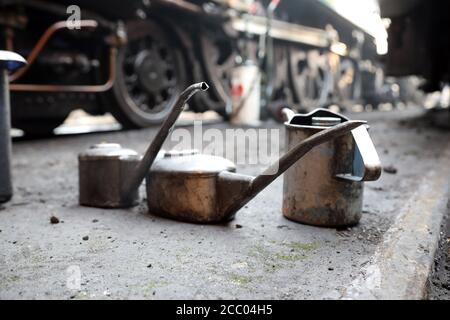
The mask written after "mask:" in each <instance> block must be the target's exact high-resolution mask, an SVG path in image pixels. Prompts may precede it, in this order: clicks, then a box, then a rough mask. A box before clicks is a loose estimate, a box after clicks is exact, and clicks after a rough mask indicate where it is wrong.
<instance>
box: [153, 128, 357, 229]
mask: <svg viewBox="0 0 450 320" xmlns="http://www.w3.org/2000/svg"><path fill="white" fill-rule="evenodd" d="M363 123H364V122H362V121H349V122H346V123H342V124H339V125H337V126H335V127H333V128H330V129H328V130H323V131H321V132H318V133H317V134H315V135H314V136H311V137H309V138H308V139H305V140H303V141H301V142H299V143H298V144H297V145H296V146H294V147H293V148H292V149H290V150H289V151H288V152H287V153H286V154H285V155H284V156H283V157H281V158H280V159H279V161H278V162H277V163H274V164H273V165H272V166H271V167H269V168H268V169H267V170H265V171H264V172H263V173H262V174H260V175H259V176H257V177H252V176H247V175H241V174H237V173H235V166H234V164H233V163H232V162H230V161H229V160H226V159H224V158H221V157H215V156H208V155H201V154H193V153H187V154H186V153H181V154H177V155H172V154H169V155H168V156H165V157H164V158H161V159H158V160H157V161H156V162H155V164H154V165H153V167H152V170H151V171H150V172H149V174H148V176H147V181H146V185H147V202H148V207H149V210H150V212H151V213H154V214H158V215H161V216H164V217H168V218H172V219H176V220H181V221H187V222H194V223H220V222H226V221H228V220H230V219H232V218H233V217H234V215H235V214H236V212H238V211H239V210H240V209H241V208H242V207H243V206H244V205H246V204H247V203H248V202H249V201H250V200H252V199H253V198H254V197H255V196H256V195H257V194H258V193H259V192H261V191H262V190H263V189H264V188H265V187H267V186H268V185H269V184H270V183H271V182H273V181H274V180H275V179H276V178H277V177H279V176H280V175H281V174H283V173H284V172H285V171H286V170H287V169H288V168H289V167H290V166H292V165H293V164H294V163H295V162H296V161H297V160H298V159H300V158H301V157H303V156H304V155H305V154H306V153H308V152H309V151H310V150H311V149H313V148H315V147H316V146H318V145H320V144H322V143H325V142H327V141H330V140H333V139H335V138H337V137H339V136H341V135H343V134H345V133H348V132H350V131H351V130H353V129H355V128H356V127H358V126H360V125H362V124H363Z"/></svg>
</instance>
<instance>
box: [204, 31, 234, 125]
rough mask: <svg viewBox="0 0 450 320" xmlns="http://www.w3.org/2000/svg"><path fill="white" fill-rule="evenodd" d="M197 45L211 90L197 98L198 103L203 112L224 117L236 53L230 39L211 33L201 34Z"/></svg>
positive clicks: (228, 101) (228, 99) (228, 100)
mask: <svg viewBox="0 0 450 320" xmlns="http://www.w3.org/2000/svg"><path fill="white" fill-rule="evenodd" d="M197 43H198V46H199V53H200V61H201V63H202V69H203V73H204V75H205V77H206V81H207V82H208V83H209V84H210V88H211V89H210V90H209V94H207V95H206V94H205V95H199V96H197V97H198V99H200V100H201V101H199V103H200V104H201V105H202V106H203V109H205V110H214V111H217V112H218V113H219V114H221V115H222V116H226V115H227V110H226V107H227V105H228V104H229V103H230V88H231V72H232V70H233V68H234V66H235V63H236V62H235V59H236V52H235V50H234V47H233V45H232V43H231V41H230V39H228V38H227V37H226V36H224V35H223V36H222V35H220V34H214V33H212V32H201V33H200V35H199V38H198V39H197Z"/></svg>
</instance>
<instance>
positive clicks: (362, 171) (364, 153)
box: [336, 126, 381, 181]
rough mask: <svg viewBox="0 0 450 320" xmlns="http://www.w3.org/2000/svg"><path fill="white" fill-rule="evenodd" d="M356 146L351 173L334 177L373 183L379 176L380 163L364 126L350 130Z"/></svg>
mask: <svg viewBox="0 0 450 320" xmlns="http://www.w3.org/2000/svg"><path fill="white" fill-rule="evenodd" d="M352 136H353V139H354V141H355V144H356V149H355V155H354V158H353V168H352V169H353V172H352V173H344V174H337V175H336V177H337V178H340V179H345V180H350V181H375V180H378V179H379V178H380V176H381V162H380V158H379V157H378V153H377V150H376V149H375V146H374V144H373V141H372V139H371V138H370V135H369V132H368V131H367V127H366V126H359V127H358V128H356V129H353V130H352Z"/></svg>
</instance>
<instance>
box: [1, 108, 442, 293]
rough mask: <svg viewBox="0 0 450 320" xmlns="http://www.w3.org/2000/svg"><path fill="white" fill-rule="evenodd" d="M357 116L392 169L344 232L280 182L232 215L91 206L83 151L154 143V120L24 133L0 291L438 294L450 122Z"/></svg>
mask: <svg viewBox="0 0 450 320" xmlns="http://www.w3.org/2000/svg"><path fill="white" fill-rule="evenodd" d="M351 117H353V118H363V119H367V120H369V121H370V124H371V135H372V137H373V140H374V142H375V144H376V146H377V149H378V151H379V155H380V157H381V160H382V163H383V165H384V166H385V167H386V169H387V170H386V171H387V172H384V174H383V175H382V177H381V179H380V180H379V181H377V182H372V183H367V184H366V189H365V191H366V192H365V204H364V214H363V218H362V221H361V223H360V224H359V225H358V226H356V227H353V228H349V229H340V230H336V229H324V228H315V227H310V226H304V225H301V224H297V223H294V222H291V221H288V220H286V219H284V218H283V217H282V215H281V213H280V207H281V196H282V179H281V178H280V179H278V180H276V181H275V182H274V183H273V184H272V185H270V186H269V187H268V188H267V189H266V190H264V191H263V192H262V193H261V194H260V195H259V196H258V197H257V198H255V199H254V200H253V201H252V202H250V203H249V204H248V205H247V206H246V207H245V208H243V209H242V210H241V211H240V212H239V214H238V215H237V218H236V219H235V220H233V221H232V222H230V223H229V224H226V225H219V226H202V225H193V224H186V223H180V222H175V221H171V220H167V219H163V218H159V217H156V216H154V215H152V214H150V213H148V212H147V209H146V204H145V201H144V200H142V202H141V204H140V205H139V206H138V207H136V208H133V209H129V210H104V209H94V208H85V207H80V206H79V205H78V203H77V201H78V172H77V154H78V153H79V152H80V151H83V150H84V149H86V148H87V147H88V146H90V145H92V144H94V143H97V142H102V141H108V142H119V143H121V144H122V145H124V146H127V147H129V148H134V149H136V150H138V151H140V152H143V151H144V150H145V148H146V146H147V144H148V142H149V141H150V139H151V138H152V137H153V135H154V134H155V132H156V130H155V129H146V130H140V131H128V132H111V133H99V134H89V135H80V136H65V137H58V138H52V139H46V140H34V141H17V142H15V143H14V168H13V171H14V180H15V189H16V193H15V197H14V199H13V201H11V202H10V203H7V204H5V205H2V206H1V207H0V299H134V298H136V299H174V298H180V299H205V298H207V299H340V298H343V299H359V298H375V299H377V298H378V299H382V298H398V299H405V298H406V299H408V298H410V299H414V298H423V297H425V295H426V291H425V290H426V280H427V278H428V272H429V270H430V268H431V264H432V262H433V256H434V252H435V250H436V247H437V243H438V238H439V227H440V224H441V223H442V218H443V216H444V214H445V213H446V209H445V210H444V209H443V208H446V207H445V206H446V204H447V200H448V185H449V177H450V157H449V156H450V139H449V137H450V132H447V131H441V130H438V129H434V128H433V127H432V126H430V125H429V123H428V121H427V120H426V119H425V118H424V117H423V112H422V111H418V110H408V111H396V112H392V113H378V112H376V113H371V114H357V115H351ZM269 125H270V126H271V127H273V128H281V126H279V125H276V124H274V123H270V124H269ZM209 127H217V128H220V129H221V130H224V129H226V128H227V125H225V124H220V125H211V126H209ZM281 136H283V134H281ZM271 143H272V144H276V143H277V141H271ZM255 152H256V150H254V149H251V150H249V153H250V154H252V153H255ZM261 169H263V168H262V167H261V166H256V167H255V166H238V170H239V172H242V173H246V174H257V173H258V172H259V171H260V170H261ZM141 192H142V195H143V198H145V194H144V189H142V190H141ZM443 203H445V205H443ZM52 216H55V217H57V218H58V219H59V223H58V224H51V223H50V218H51V217H52Z"/></svg>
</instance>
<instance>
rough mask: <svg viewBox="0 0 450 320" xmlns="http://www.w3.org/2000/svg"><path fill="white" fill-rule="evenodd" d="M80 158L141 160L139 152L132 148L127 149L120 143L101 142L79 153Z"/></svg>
mask: <svg viewBox="0 0 450 320" xmlns="http://www.w3.org/2000/svg"><path fill="white" fill-rule="evenodd" d="M78 158H79V159H80V160H98V159H121V160H139V159H140V156H139V154H138V153H137V152H136V151H134V150H132V149H125V148H122V146H121V145H120V144H118V143H99V144H96V145H93V146H91V147H90V148H89V149H87V150H86V151H84V152H82V153H80V154H79V156H78Z"/></svg>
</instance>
